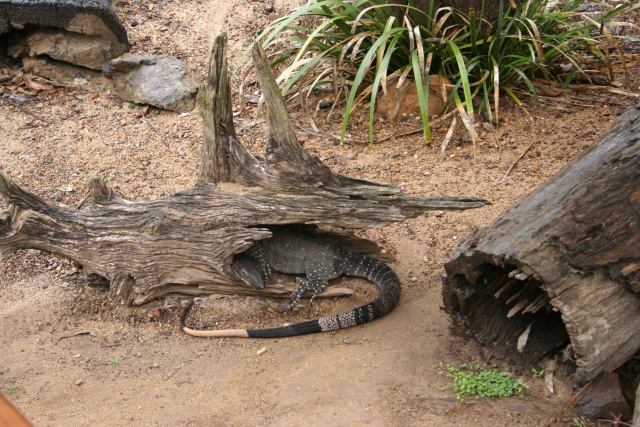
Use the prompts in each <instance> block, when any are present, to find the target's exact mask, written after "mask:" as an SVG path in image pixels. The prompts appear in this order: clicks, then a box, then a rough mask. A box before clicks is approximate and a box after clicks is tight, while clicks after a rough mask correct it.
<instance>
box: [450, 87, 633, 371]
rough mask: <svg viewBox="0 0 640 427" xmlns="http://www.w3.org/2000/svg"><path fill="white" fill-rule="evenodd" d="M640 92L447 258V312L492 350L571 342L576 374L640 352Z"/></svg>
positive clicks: (535, 352) (513, 352)
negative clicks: (589, 141) (586, 144)
mask: <svg viewBox="0 0 640 427" xmlns="http://www.w3.org/2000/svg"><path fill="white" fill-rule="evenodd" d="M639 212H640V99H639V100H637V101H636V102H635V103H634V104H633V105H632V106H630V107H628V108H627V109H626V110H625V112H624V113H623V114H622V115H621V116H620V117H619V118H618V120H617V121H616V123H615V124H614V125H613V126H612V127H611V129H609V130H608V131H607V132H606V133H605V134H604V135H603V136H602V138H601V139H600V140H599V141H598V142H597V143H595V144H593V145H592V146H591V147H590V148H589V149H587V150H585V151H584V152H583V153H582V154H581V155H580V156H578V157H577V158H576V159H575V160H573V161H572V162H571V163H569V164H568V165H567V166H566V167H564V168H563V169H562V170H561V171H560V172H558V173H557V174H556V175H555V176H554V177H553V178H551V179H550V180H549V181H548V182H546V183H545V184H544V185H542V186H541V187H539V188H538V189H536V190H535V191H533V192H532V193H531V194H529V195H528V196H526V197H524V198H523V199H522V200H521V201H519V202H518V203H517V204H516V205H515V206H513V207H511V208H510V209H509V210H507V211H506V212H505V213H504V214H502V215H501V216H500V217H498V218H497V219H496V220H495V221H494V222H493V223H492V224H491V225H489V226H488V227H485V228H483V229H479V230H476V231H474V232H473V233H471V234H470V235H469V236H467V237H466V238H465V239H464V240H463V241H462V242H461V243H460V244H459V246H458V248H457V249H456V251H455V253H454V254H453V256H452V258H451V259H450V261H448V262H447V263H446V265H445V270H446V275H445V277H444V287H443V299H444V307H443V308H444V310H445V311H446V312H447V313H448V314H449V315H450V316H451V318H452V320H453V324H454V325H455V326H454V327H455V328H456V329H458V330H459V331H461V332H464V333H467V334H469V335H470V336H471V337H473V338H475V339H477V340H478V341H479V342H480V343H482V344H484V345H486V346H490V347H492V348H494V349H495V351H496V352H498V353H500V354H503V355H507V356H515V357H517V358H519V359H520V360H529V361H533V360H536V359H538V358H539V357H541V356H542V355H544V354H546V353H549V352H552V351H553V350H556V349H557V348H558V347H560V346H562V345H564V344H566V343H567V342H570V344H571V346H572V349H573V352H574V353H575V360H576V364H577V376H576V379H577V382H578V383H584V382H586V381H589V380H591V379H592V378H594V377H596V376H597V375H598V374H599V373H601V372H603V371H608V370H611V369H614V368H616V367H617V366H619V365H620V364H621V363H623V362H625V361H626V360H628V359H629V358H631V357H633V356H634V355H635V354H636V353H637V352H638V350H640V335H639V334H638V330H639V328H640V301H639V299H638V296H639V293H640V215H639Z"/></svg>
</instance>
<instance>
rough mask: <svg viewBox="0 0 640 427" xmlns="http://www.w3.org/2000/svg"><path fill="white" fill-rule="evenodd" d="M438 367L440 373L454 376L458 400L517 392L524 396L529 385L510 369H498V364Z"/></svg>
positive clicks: (516, 393)
mask: <svg viewBox="0 0 640 427" xmlns="http://www.w3.org/2000/svg"><path fill="white" fill-rule="evenodd" d="M437 367H438V369H439V373H440V374H446V375H448V376H450V377H451V378H453V392H454V393H455V395H456V398H457V399H458V400H464V398H465V397H470V396H474V397H476V398H480V397H490V398H499V397H509V396H513V395H514V394H515V395H518V396H519V397H523V396H524V391H525V390H526V389H527V388H528V387H529V385H528V384H527V383H525V382H524V381H522V380H519V379H517V378H514V377H513V376H512V375H511V373H510V372H509V370H508V369H504V370H502V371H498V369H497V366H496V365H492V366H488V365H487V364H486V363H482V364H480V363H476V364H466V363H463V364H462V365H460V367H457V366H453V365H450V364H448V363H447V364H444V363H439V364H438V365H437Z"/></svg>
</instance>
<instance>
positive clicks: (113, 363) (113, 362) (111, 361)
mask: <svg viewBox="0 0 640 427" xmlns="http://www.w3.org/2000/svg"><path fill="white" fill-rule="evenodd" d="M107 363H108V364H109V365H110V366H118V365H119V364H120V360H118V358H117V357H112V358H111V359H109V360H108V361H107Z"/></svg>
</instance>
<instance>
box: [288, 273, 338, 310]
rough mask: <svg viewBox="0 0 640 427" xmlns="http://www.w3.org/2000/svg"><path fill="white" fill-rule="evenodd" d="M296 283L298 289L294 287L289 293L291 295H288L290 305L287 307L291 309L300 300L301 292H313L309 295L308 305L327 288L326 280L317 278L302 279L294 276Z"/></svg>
mask: <svg viewBox="0 0 640 427" xmlns="http://www.w3.org/2000/svg"><path fill="white" fill-rule="evenodd" d="M296 284H297V285H298V289H296V291H295V292H294V293H292V294H291V297H289V298H290V299H291V306H290V307H289V309H291V310H293V309H294V308H295V307H296V305H298V303H299V302H300V298H302V294H304V293H305V292H307V291H309V292H313V295H311V300H309V305H313V303H314V302H315V300H316V297H317V296H318V294H319V293H320V292H322V291H324V290H325V289H327V286H328V285H329V282H328V281H327V280H324V279H318V278H314V279H309V280H302V279H300V278H299V277H296Z"/></svg>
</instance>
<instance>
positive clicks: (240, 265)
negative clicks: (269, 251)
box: [231, 253, 271, 289]
mask: <svg viewBox="0 0 640 427" xmlns="http://www.w3.org/2000/svg"><path fill="white" fill-rule="evenodd" d="M231 269H232V270H233V272H234V273H236V276H238V278H240V279H242V281H243V282H244V283H246V284H247V285H249V286H251V287H252V288H256V289H262V288H264V276H263V275H262V269H263V267H262V265H261V264H260V262H258V260H257V259H256V258H254V257H252V256H251V255H248V254H245V253H242V254H240V255H236V257H235V258H234V259H233V262H232V263H231ZM269 274H271V273H269Z"/></svg>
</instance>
